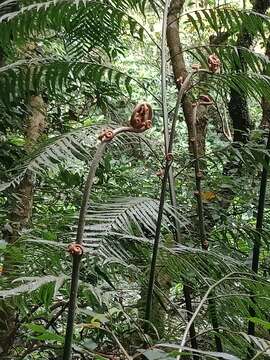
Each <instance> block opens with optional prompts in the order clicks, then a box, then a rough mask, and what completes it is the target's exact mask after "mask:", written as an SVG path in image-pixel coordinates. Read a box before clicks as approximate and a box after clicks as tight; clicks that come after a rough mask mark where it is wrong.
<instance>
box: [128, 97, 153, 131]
mask: <svg viewBox="0 0 270 360" xmlns="http://www.w3.org/2000/svg"><path fill="white" fill-rule="evenodd" d="M152 117H153V110H152V107H151V105H150V104H148V103H147V102H143V103H139V104H138V105H136V106H135V109H134V110H133V113H132V115H131V118H130V125H131V126H132V127H133V128H134V129H136V130H140V129H149V128H150V127H151V126H152Z"/></svg>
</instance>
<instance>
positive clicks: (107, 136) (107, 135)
mask: <svg viewBox="0 0 270 360" xmlns="http://www.w3.org/2000/svg"><path fill="white" fill-rule="evenodd" d="M113 137H114V133H113V130H112V129H103V130H102V131H101V133H100V135H99V136H98V139H99V140H100V141H110V140H112V139H113Z"/></svg>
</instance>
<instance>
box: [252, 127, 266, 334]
mask: <svg viewBox="0 0 270 360" xmlns="http://www.w3.org/2000/svg"><path fill="white" fill-rule="evenodd" d="M266 150H267V151H269V150H270V131H269V133H268V139H267V144H266ZM264 161H265V165H264V167H263V170H262V175H261V184H260V194H259V201H258V211H257V219H256V231H257V233H256V238H255V239H254V245H253V255H252V271H254V273H256V274H257V273H258V270H259V261H260V249H261V236H262V229H263V218H264V207H265V197H266V186H267V177H268V166H269V155H268V154H266V155H265V158H264ZM251 300H252V301H253V302H254V303H255V300H254V297H252V296H251ZM249 313H250V316H251V317H255V316H256V311H255V309H254V307H252V306H251V307H250V309H249ZM248 335H253V336H254V335H255V324H254V322H252V321H249V323H248Z"/></svg>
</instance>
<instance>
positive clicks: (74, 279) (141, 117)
mask: <svg viewBox="0 0 270 360" xmlns="http://www.w3.org/2000/svg"><path fill="white" fill-rule="evenodd" d="M145 107H147V108H148V111H147V112H142V109H144V111H145ZM134 117H135V118H136V120H137V121H139V124H137V127H134V124H133V118H134ZM135 125H136V124H135ZM151 126H152V108H151V106H150V105H149V104H148V103H141V104H138V105H137V106H136V107H135V109H134V111H133V113H132V116H131V120H130V126H123V127H119V128H117V129H114V130H110V129H107V130H103V131H102V133H101V134H100V136H99V139H100V140H101V142H100V144H99V146H98V148H97V150H96V153H95V155H94V157H93V159H92V162H91V165H90V168H89V172H88V176H87V179H86V182H85V186H84V191H83V196H82V203H81V208H80V215H79V222H78V227H77V235H76V241H75V244H74V247H75V248H76V246H77V248H78V249H79V250H81V251H78V252H77V251H76V252H75V251H74V252H71V254H72V255H73V265H72V276H71V288H70V296H69V307H68V317H67V326H66V336H65V344H64V352H63V360H70V359H71V355H72V340H73V329H74V319H75V313H76V302H77V294H78V284H79V275H80V261H81V256H82V255H83V248H82V243H83V234H84V227H85V217H86V212H87V208H88V202H89V197H90V193H91V189H92V186H93V182H94V177H95V174H96V171H97V168H98V166H99V163H100V161H101V159H102V156H103V154H104V151H105V149H106V146H107V144H108V143H110V142H111V141H112V139H113V138H115V137H116V136H117V135H119V134H121V133H126V132H127V133H129V132H133V133H141V132H144V131H145V130H147V129H149V128H150V127H151Z"/></svg>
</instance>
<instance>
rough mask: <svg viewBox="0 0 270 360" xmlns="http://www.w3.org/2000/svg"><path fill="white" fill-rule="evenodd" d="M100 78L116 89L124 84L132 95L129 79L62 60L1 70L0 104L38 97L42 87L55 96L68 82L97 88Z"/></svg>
mask: <svg viewBox="0 0 270 360" xmlns="http://www.w3.org/2000/svg"><path fill="white" fill-rule="evenodd" d="M102 78H104V79H107V80H108V81H110V82H114V83H115V84H116V85H117V86H120V85H121V83H123V84H124V86H125V87H126V89H127V91H128V92H130V91H131V87H130V81H131V80H132V78H131V77H130V76H129V75H127V74H125V73H123V72H122V71H120V70H117V69H115V68H113V67H112V66H110V65H107V64H99V63H96V62H76V61H69V60H65V59H32V60H31V61H30V62H29V61H26V60H21V61H17V62H15V63H13V64H10V65H6V66H4V67H2V68H1V69H0V88H1V90H0V101H3V102H5V103H6V104H7V103H9V102H11V101H12V100H13V99H14V98H16V97H17V96H25V94H27V93H29V92H30V91H35V92H37V93H38V92H40V91H41V90H42V87H47V88H48V90H49V91H50V92H51V93H57V92H59V91H60V90H61V91H63V89H64V88H65V87H66V85H67V83H68V82H75V81H79V80H83V81H85V82H88V83H95V84H96V83H98V82H99V81H100V80H101V79H102Z"/></svg>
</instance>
